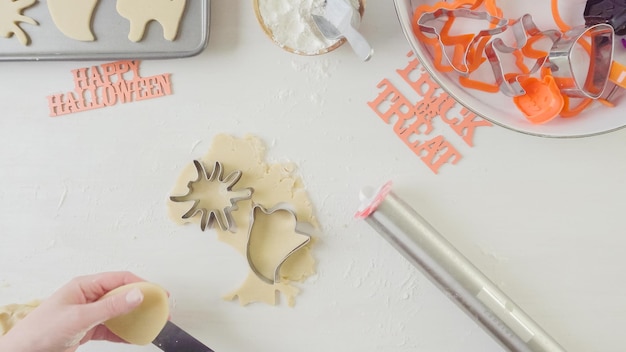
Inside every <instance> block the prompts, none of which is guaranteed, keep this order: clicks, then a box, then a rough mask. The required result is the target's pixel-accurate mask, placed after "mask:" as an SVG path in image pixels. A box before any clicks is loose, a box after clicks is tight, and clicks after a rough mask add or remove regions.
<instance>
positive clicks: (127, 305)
mask: <svg viewBox="0 0 626 352" xmlns="http://www.w3.org/2000/svg"><path fill="white" fill-rule="evenodd" d="M140 281H145V280H143V279H141V278H140V277H138V276H136V275H134V274H132V273H129V272H107V273H100V274H95V275H89V276H81V277H77V278H75V279H73V280H71V281H70V282H69V283H67V284H66V285H64V286H63V287H61V288H60V289H59V290H58V291H56V292H55V293H54V294H52V296H50V297H49V298H48V299H46V300H45V301H43V302H42V303H41V305H40V306H39V307H37V308H36V309H35V310H33V311H32V312H31V313H30V314H28V315H27V316H26V317H25V318H24V320H22V321H21V322H19V323H18V324H17V325H15V327H13V328H12V329H11V330H9V332H8V333H7V334H6V335H5V336H4V337H0V351H14V352H18V351H19V352H74V351H76V349H77V348H78V346H80V345H81V344H83V343H85V342H87V341H90V340H108V341H112V342H124V341H123V340H122V339H120V338H119V337H117V336H116V335H114V334H113V333H111V332H110V331H109V329H107V328H106V327H105V326H104V325H102V323H103V322H105V321H107V320H109V319H111V318H114V317H117V316H120V315H123V314H126V313H129V312H130V311H132V310H133V309H135V308H136V307H137V306H139V304H141V302H142V300H143V294H142V293H141V291H140V290H139V289H133V290H131V291H130V292H124V293H120V294H117V295H113V296H111V297H107V298H105V299H102V300H99V299H100V298H101V297H102V296H104V295H105V294H106V293H107V292H109V291H111V290H113V289H115V288H117V287H120V286H123V285H127V284H130V283H134V282H140Z"/></svg>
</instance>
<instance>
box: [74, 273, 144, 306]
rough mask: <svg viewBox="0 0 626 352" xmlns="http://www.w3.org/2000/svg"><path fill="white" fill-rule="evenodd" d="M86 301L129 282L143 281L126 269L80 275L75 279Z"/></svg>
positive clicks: (95, 298)
mask: <svg viewBox="0 0 626 352" xmlns="http://www.w3.org/2000/svg"><path fill="white" fill-rule="evenodd" d="M75 280H76V281H77V284H78V285H79V287H80V289H81V291H82V292H83V295H84V297H85V299H86V301H87V302H93V301H97V300H98V299H99V298H100V297H102V296H103V295H104V294H106V293H107V292H109V291H111V290H113V289H115V288H118V287H120V286H124V285H127V284H131V283H134V282H140V281H145V280H144V279H142V278H140V277H139V276H137V275H135V274H133V273H131V272H128V271H112V272H105V273H100V274H95V275H88V276H82V277H79V278H76V279H75Z"/></svg>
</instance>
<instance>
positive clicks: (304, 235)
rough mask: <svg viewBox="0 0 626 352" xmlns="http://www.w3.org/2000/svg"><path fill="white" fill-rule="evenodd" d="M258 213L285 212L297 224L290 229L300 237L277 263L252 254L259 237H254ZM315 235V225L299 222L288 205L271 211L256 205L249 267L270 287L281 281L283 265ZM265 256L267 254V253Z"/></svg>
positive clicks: (250, 231) (250, 230)
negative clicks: (254, 243)
mask: <svg viewBox="0 0 626 352" xmlns="http://www.w3.org/2000/svg"><path fill="white" fill-rule="evenodd" d="M258 212H262V213H263V214H265V215H273V214H276V213H279V212H285V213H286V215H287V216H289V218H290V219H292V220H293V221H294V222H295V225H294V226H293V228H290V231H293V233H294V234H297V235H298V236H297V238H294V241H293V247H292V248H290V249H289V250H288V251H287V252H286V253H279V254H281V255H282V256H281V257H280V258H279V261H277V262H274V263H271V262H268V260H267V259H268V258H263V257H259V256H258V255H254V254H253V253H252V250H251V247H252V242H255V241H256V240H257V239H256V237H258V236H253V233H256V232H254V230H255V224H256V226H259V225H258V224H257V223H256V220H257V213H258ZM275 221H276V220H275ZM288 226H289V225H288ZM256 230H257V231H261V232H263V233H266V231H263V230H267V229H264V228H259V229H256ZM313 233H314V227H313V225H312V224H310V223H308V222H300V221H298V220H297V217H296V213H295V211H294V210H292V209H291V208H290V206H289V205H287V204H278V205H276V206H275V207H273V208H270V209H265V208H264V207H263V206H261V205H259V204H254V205H253V206H252V210H251V211H250V225H249V228H248V240H247V242H246V258H247V259H248V265H249V266H250V269H252V271H253V272H254V273H255V274H256V276H257V277H258V278H259V279H261V280H263V281H264V282H266V283H268V284H270V285H273V284H275V283H278V282H279V281H280V268H281V267H282V265H283V263H285V261H286V260H287V259H288V258H289V257H290V256H291V255H292V254H294V253H295V252H296V251H298V250H299V249H301V248H302V247H304V246H305V245H307V244H308V243H309V242H311V236H312V234H313ZM265 254H267V253H266V252H265Z"/></svg>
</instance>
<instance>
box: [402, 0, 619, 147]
mask: <svg viewBox="0 0 626 352" xmlns="http://www.w3.org/2000/svg"><path fill="white" fill-rule="evenodd" d="M394 2H395V5H396V12H397V14H398V19H399V20H400V24H401V25H402V30H403V31H404V34H405V36H406V37H407V40H408V41H409V44H410V45H411V48H412V49H413V51H414V52H415V54H416V55H417V57H418V58H419V59H420V61H421V62H422V65H423V66H424V68H425V69H426V70H427V71H428V72H429V73H430V74H431V75H432V77H433V79H434V80H435V81H437V83H439V85H440V86H441V88H443V89H444V90H445V91H446V92H447V93H448V94H450V96H452V97H453V98H454V99H456V100H457V101H458V102H459V103H460V104H462V105H463V106H465V107H466V108H468V109H469V110H471V111H473V112H474V113H476V114H477V115H479V116H481V117H483V118H485V119H486V120H489V121H491V122H493V123H494V124H497V125H500V126H502V127H506V128H509V129H512V130H515V131H518V132H521V133H526V134H530V135H535V136H542V137H584V136H593V135H597V134H602V133H606V132H611V131H614V130H617V129H620V128H623V127H625V126H626V114H625V113H624V109H623V107H622V105H624V104H626V101H625V99H621V101H619V100H618V102H617V107H615V108H608V107H606V106H604V105H602V104H601V103H599V102H594V103H593V104H592V106H591V107H589V108H587V109H586V110H585V111H583V112H582V113H581V114H579V115H578V116H575V117H572V118H561V117H557V118H555V119H554V120H551V121H549V122H548V123H545V124H540V125H538V124H532V123H530V122H529V121H528V120H526V118H525V117H524V115H523V114H522V113H521V112H520V111H519V110H518V109H517V107H516V106H515V104H514V103H513V101H512V99H511V98H509V97H507V96H505V95H504V94H502V93H485V92H482V91H478V90H474V89H468V88H465V87H463V86H461V85H460V84H459V82H458V75H457V74H456V73H454V74H452V73H441V72H439V71H438V70H437V69H436V68H435V67H434V66H433V64H432V55H431V53H430V51H429V50H428V48H427V47H426V45H424V44H423V43H421V42H419V41H418V40H417V38H416V37H415V35H414V34H413V31H412V29H411V20H412V17H413V11H414V9H415V8H416V7H417V6H419V5H423V4H429V5H432V4H435V3H436V2H437V1H434V0H421V1H420V0H394ZM560 2H561V4H562V5H561V6H560V12H561V13H560V14H561V17H562V18H563V20H565V22H567V23H568V24H569V25H571V26H576V25H582V24H584V19H583V10H584V8H585V3H586V1H585V0H561V1H560ZM497 4H498V6H500V7H501V8H502V10H503V13H504V16H505V17H507V18H519V17H521V16H522V15H524V14H526V13H529V14H531V15H532V17H533V20H534V22H535V23H536V24H537V25H538V27H539V28H540V29H541V30H546V29H557V28H558V27H557V26H556V24H555V23H554V21H553V19H552V12H551V11H550V1H549V0H525V1H513V0H508V1H498V2H497ZM563 4H566V5H567V6H564V5H563ZM615 59H616V60H618V61H619V62H621V63H626V49H624V48H623V47H622V45H621V42H620V38H616V45H615ZM485 80H486V79H485ZM607 87H609V89H610V87H611V84H610V83H609V85H607Z"/></svg>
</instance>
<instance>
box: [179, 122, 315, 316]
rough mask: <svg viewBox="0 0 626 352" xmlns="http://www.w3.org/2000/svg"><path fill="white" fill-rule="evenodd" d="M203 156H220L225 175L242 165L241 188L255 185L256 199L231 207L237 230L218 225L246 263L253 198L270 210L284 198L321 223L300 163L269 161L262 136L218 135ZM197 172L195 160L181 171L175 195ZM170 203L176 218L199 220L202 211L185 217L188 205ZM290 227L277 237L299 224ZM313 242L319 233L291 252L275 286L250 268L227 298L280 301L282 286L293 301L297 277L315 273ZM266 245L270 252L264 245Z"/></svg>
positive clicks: (210, 159) (302, 217)
mask: <svg viewBox="0 0 626 352" xmlns="http://www.w3.org/2000/svg"><path fill="white" fill-rule="evenodd" d="M200 161H201V162H203V163H204V164H205V165H212V164H213V163H214V162H215V161H219V162H221V163H222V165H223V166H224V172H225V173H226V174H228V173H230V172H232V171H234V170H240V171H241V172H242V176H241V179H240V180H239V182H238V183H237V186H238V188H239V189H241V188H245V187H252V188H253V189H254V193H253V194H252V199H251V200H246V201H241V202H239V203H237V206H238V207H239V209H238V210H236V211H234V212H232V216H233V220H234V223H235V224H236V225H237V228H236V231H235V233H232V232H228V231H221V230H217V235H218V239H219V240H220V241H222V242H224V243H226V244H228V245H230V246H232V247H233V248H235V249H236V250H237V251H238V252H239V253H240V254H241V255H242V257H243V259H242V260H244V262H245V261H246V243H247V239H248V228H249V224H250V214H251V210H252V207H253V203H254V204H259V205H261V206H263V207H265V208H266V209H269V208H273V207H275V206H276V205H278V204H280V203H287V204H289V205H290V207H291V208H292V210H293V211H294V212H295V214H296V216H297V219H298V221H299V222H306V223H310V224H311V225H313V227H315V228H316V229H317V228H319V226H318V223H317V219H316V217H315V215H314V210H313V205H312V202H311V200H310V199H309V197H308V194H307V192H306V189H305V188H304V184H303V182H302V180H301V178H300V177H299V176H298V175H297V174H296V169H297V168H296V166H295V164H293V163H276V164H267V163H266V162H265V145H264V144H263V142H262V141H261V140H260V139H259V138H257V137H255V136H250V135H248V136H245V137H244V138H235V137H233V136H230V135H225V134H219V135H217V136H215V137H214V138H213V141H212V144H211V147H210V148H209V151H208V153H207V154H206V155H205V156H203V157H202V158H200ZM195 177H196V171H195V168H194V166H193V163H189V165H187V167H186V168H185V169H184V170H183V171H182V173H181V175H180V177H179V178H178V180H177V181H176V184H175V186H174V188H173V189H172V191H171V192H170V194H184V193H185V192H187V183H188V182H189V180H193V179H195ZM236 189H237V188H235V189H234V190H236ZM167 206H168V212H169V216H170V217H171V218H172V219H173V220H174V221H175V222H177V223H179V224H184V223H187V222H192V223H194V224H199V221H200V216H194V217H192V218H190V219H182V215H183V214H185V213H186V212H187V210H189V204H185V203H176V202H172V201H169V200H168V201H167ZM198 226H199V225H198ZM288 228H289V233H288V234H277V233H274V234H273V236H272V237H274V238H275V239H285V238H290V236H293V230H294V229H293V226H289V227H288ZM314 243H315V237H313V238H312V239H311V242H309V243H308V244H307V245H305V246H304V247H302V248H300V249H298V250H297V251H296V252H295V253H293V255H291V256H289V258H288V259H287V260H286V261H285V262H284V263H283V265H282V266H281V268H280V282H278V283H275V284H274V285H271V284H268V283H266V282H264V281H263V280H261V279H260V278H259V277H258V276H257V275H256V274H255V273H254V272H253V271H252V269H250V271H249V273H248V276H247V277H246V278H245V280H244V282H243V283H242V284H241V286H240V287H239V288H237V289H236V290H234V291H232V292H231V293H229V294H227V295H226V296H225V297H224V298H225V299H227V300H233V299H235V298H239V303H240V304H241V305H247V304H249V303H253V302H264V303H267V304H270V305H275V304H276V303H277V297H276V296H277V295H276V291H279V292H280V293H282V294H283V295H284V297H285V298H286V300H287V303H288V304H289V305H290V306H293V305H294V304H295V298H296V296H297V295H298V293H299V289H298V288H297V287H295V286H294V285H293V282H295V281H304V280H305V279H306V278H308V277H309V276H311V275H314V274H315V259H314V258H313V255H312V254H311V246H312V244H314ZM275 246H276V247H275V248H274V249H276V251H273V250H272V252H273V253H275V255H276V257H275V258H266V260H267V261H268V262H270V263H275V262H277V261H280V259H281V258H283V256H284V251H283V250H284V247H283V246H281V244H280V243H276V244H275ZM263 250H264V251H265V249H263ZM257 254H258V253H257ZM265 254H270V253H269V252H268V253H265ZM270 266H271V265H270Z"/></svg>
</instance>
